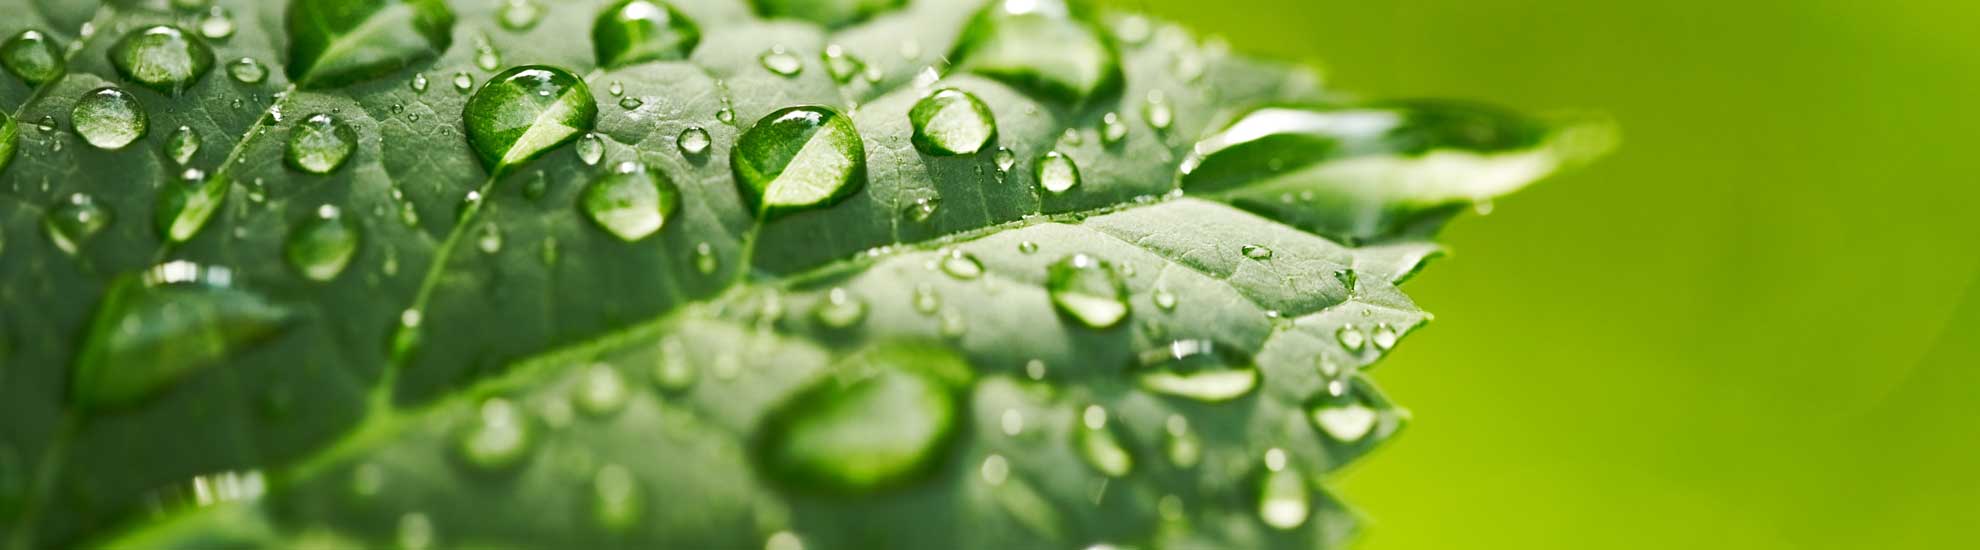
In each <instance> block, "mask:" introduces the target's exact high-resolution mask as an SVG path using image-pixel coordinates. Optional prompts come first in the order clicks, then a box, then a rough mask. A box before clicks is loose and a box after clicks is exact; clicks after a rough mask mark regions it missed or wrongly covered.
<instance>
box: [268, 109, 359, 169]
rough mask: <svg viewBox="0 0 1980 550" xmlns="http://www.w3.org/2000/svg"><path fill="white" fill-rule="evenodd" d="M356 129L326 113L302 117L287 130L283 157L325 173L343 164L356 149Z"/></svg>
mask: <svg viewBox="0 0 1980 550" xmlns="http://www.w3.org/2000/svg"><path fill="white" fill-rule="evenodd" d="M357 140H358V137H357V131H356V130H352V129H351V127H350V125H347V124H344V122H343V121H341V120H338V119H337V117H335V116H332V115H330V114H328V113H317V114H313V115H310V116H308V117H305V118H303V120H302V122H301V123H298V124H296V127H295V129H294V130H292V131H290V133H289V148H288V152H287V155H286V157H285V160H286V161H288V164H289V166H290V167H292V168H295V169H297V170H301V171H304V172H308V173H311V174H328V173H330V172H334V171H336V170H337V168H339V167H341V166H343V165H344V161H345V160H347V159H349V158H350V157H351V152H352V151H354V150H356V149H357Z"/></svg>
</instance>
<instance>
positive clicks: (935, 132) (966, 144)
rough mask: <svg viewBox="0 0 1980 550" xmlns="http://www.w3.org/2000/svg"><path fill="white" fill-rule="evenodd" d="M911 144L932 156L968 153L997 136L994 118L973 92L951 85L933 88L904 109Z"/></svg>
mask: <svg viewBox="0 0 1980 550" xmlns="http://www.w3.org/2000/svg"><path fill="white" fill-rule="evenodd" d="M908 121H909V122H911V123H913V126H914V138H913V140H914V147H915V149H918V150H920V151H921V152H922V153H926V154H929V155H936V156H949V155H970V154H975V153H976V152H977V151H981V150H983V147H984V146H985V145H988V144H989V143H990V142H991V140H993V139H996V137H997V120H996V118H995V117H994V116H992V115H991V114H990V107H989V106H988V105H984V104H983V101H982V100H980V99H977V98H976V96H975V95H972V94H970V93H969V92H965V91H962V90H957V89H954V88H945V89H942V90H937V91H936V92H935V93H933V94H929V95H928V97H924V98H922V99H921V101H920V102H918V103H915V104H914V109H913V110H910V111H908Z"/></svg>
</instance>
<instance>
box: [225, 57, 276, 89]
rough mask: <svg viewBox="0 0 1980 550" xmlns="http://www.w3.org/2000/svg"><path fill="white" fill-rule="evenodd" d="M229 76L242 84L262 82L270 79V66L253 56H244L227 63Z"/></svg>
mask: <svg viewBox="0 0 1980 550" xmlns="http://www.w3.org/2000/svg"><path fill="white" fill-rule="evenodd" d="M227 76H230V77H233V79H234V81H235V82H239V83H242V84H260V83H261V82H262V81H264V80H267V79H268V67H267V66H266V65H262V64H261V62H260V61H256V60H255V59H254V58H252V57H243V58H240V59H236V60H233V61H232V62H229V63H227Z"/></svg>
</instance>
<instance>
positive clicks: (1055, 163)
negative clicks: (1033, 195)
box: [1033, 151, 1079, 195]
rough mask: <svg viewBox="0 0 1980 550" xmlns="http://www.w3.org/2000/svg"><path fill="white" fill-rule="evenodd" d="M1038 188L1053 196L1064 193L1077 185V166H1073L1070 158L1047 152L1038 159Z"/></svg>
mask: <svg viewBox="0 0 1980 550" xmlns="http://www.w3.org/2000/svg"><path fill="white" fill-rule="evenodd" d="M1033 170H1035V171H1036V172H1037V174H1036V175H1037V177H1038V186H1039V187H1043V188H1045V191H1047V192H1049V193H1052V194H1054V195H1057V194H1060V193H1064V192H1066V191H1069V190H1071V189H1072V188H1073V187H1076V186H1078V185H1079V165H1077V164H1073V160H1072V157H1068V156H1065V155H1063V154H1060V153H1059V152H1058V151H1048V152H1046V153H1045V154H1044V155H1041V156H1039V157H1038V164H1037V166H1035V167H1033Z"/></svg>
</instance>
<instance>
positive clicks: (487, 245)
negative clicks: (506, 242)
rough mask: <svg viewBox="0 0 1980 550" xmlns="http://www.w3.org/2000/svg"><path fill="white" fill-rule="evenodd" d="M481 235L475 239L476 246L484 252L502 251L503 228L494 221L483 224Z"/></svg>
mask: <svg viewBox="0 0 1980 550" xmlns="http://www.w3.org/2000/svg"><path fill="white" fill-rule="evenodd" d="M480 233H481V235H480V236H479V237H477V238H476V239H475V241H474V242H475V248H480V249H481V252H482V253H485V254H494V253H497V252H501V251H502V228H501V227H498V226H496V225H495V224H494V223H493V222H490V223H485V224H481V231H480Z"/></svg>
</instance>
